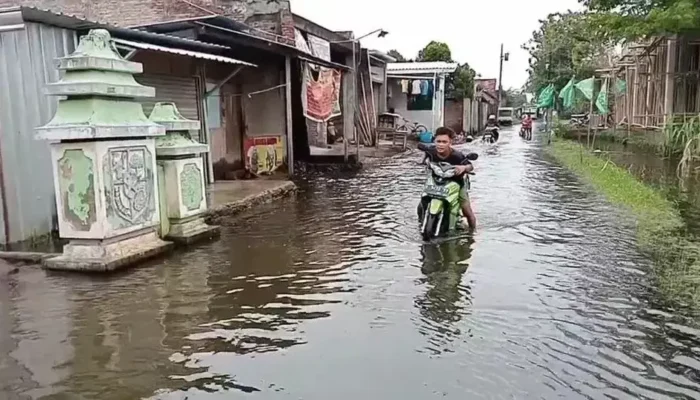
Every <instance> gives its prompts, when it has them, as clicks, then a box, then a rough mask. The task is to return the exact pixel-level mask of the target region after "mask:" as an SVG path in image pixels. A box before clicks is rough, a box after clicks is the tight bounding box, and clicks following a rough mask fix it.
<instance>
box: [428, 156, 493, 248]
mask: <svg viewBox="0 0 700 400" xmlns="http://www.w3.org/2000/svg"><path fill="white" fill-rule="evenodd" d="M477 158H479V155H478V154H476V153H469V154H468V155H467V159H468V160H469V161H474V160H476V159H477ZM428 170H429V171H430V174H429V175H428V179H427V181H426V183H425V187H424V188H423V194H422V196H421V200H420V203H419V204H418V220H419V221H420V222H421V228H420V229H421V235H422V236H423V239H424V240H430V239H432V238H436V237H440V236H444V235H446V234H447V233H449V232H452V231H454V230H455V229H457V228H458V227H461V220H462V217H463V215H462V207H461V205H460V204H459V192H460V190H461V186H460V184H459V179H464V185H467V190H468V189H469V184H470V182H469V175H474V173H471V172H470V173H469V174H468V175H466V176H465V177H464V178H462V177H459V176H455V173H456V171H455V166H454V165H451V164H448V163H444V162H435V161H431V160H428Z"/></svg>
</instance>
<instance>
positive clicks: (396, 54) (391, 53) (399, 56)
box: [386, 49, 406, 62]
mask: <svg viewBox="0 0 700 400" xmlns="http://www.w3.org/2000/svg"><path fill="white" fill-rule="evenodd" d="M386 54H387V55H388V56H389V57H393V58H395V59H396V62H406V57H404V56H403V54H401V53H399V51H398V50H396V49H393V50H389V52H388V53H386Z"/></svg>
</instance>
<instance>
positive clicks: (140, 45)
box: [112, 38, 257, 67]
mask: <svg viewBox="0 0 700 400" xmlns="http://www.w3.org/2000/svg"><path fill="white" fill-rule="evenodd" d="M112 41H113V42H114V43H115V44H118V45H122V46H127V47H131V48H134V49H140V50H152V51H161V52H163V53H170V54H177V55H181V56H186V57H194V58H201V59H203V60H211V61H218V62H222V63H226V64H237V65H244V66H248V67H257V65H255V64H251V63H247V62H245V61H240V60H236V59H234V58H230V57H225V56H218V55H215V54H207V53H201V52H198V51H191V50H183V49H178V48H174V47H165V46H158V45H155V44H150V43H144V42H135V41H131V40H124V39H118V38H114V39H112Z"/></svg>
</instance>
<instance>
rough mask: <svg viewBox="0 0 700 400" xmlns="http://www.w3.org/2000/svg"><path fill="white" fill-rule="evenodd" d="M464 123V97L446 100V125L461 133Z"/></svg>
mask: <svg viewBox="0 0 700 400" xmlns="http://www.w3.org/2000/svg"><path fill="white" fill-rule="evenodd" d="M463 123H464V99H447V100H445V124H444V126H446V127H448V128H450V129H452V130H453V131H455V132H456V133H460V132H461V131H462V129H463Z"/></svg>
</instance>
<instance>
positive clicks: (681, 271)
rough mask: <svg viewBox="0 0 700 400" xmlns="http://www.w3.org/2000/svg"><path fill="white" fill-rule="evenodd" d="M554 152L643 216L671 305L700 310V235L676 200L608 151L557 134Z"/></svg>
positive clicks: (645, 238)
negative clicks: (689, 228)
mask: <svg viewBox="0 0 700 400" xmlns="http://www.w3.org/2000/svg"><path fill="white" fill-rule="evenodd" d="M548 151H549V153H550V154H551V155H552V156H554V158H555V159H556V160H557V161H558V162H559V163H561V164H562V165H563V166H565V167H566V168H568V169H570V170H571V171H573V172H574V173H576V174H577V175H578V176H579V177H581V178H582V179H583V180H585V181H586V182H587V183H589V184H591V185H592V186H593V187H594V188H595V189H596V190H598V191H599V192H600V193H602V194H603V195H604V196H605V197H606V198H607V199H608V200H609V201H610V202H611V203H613V204H616V205H618V206H620V207H621V208H623V209H625V210H627V211H629V212H630V213H631V214H632V215H633V216H634V217H635V218H636V221H637V238H638V243H639V248H640V250H641V251H643V252H644V253H646V254H648V255H649V256H650V258H651V259H652V261H653V265H654V268H653V271H652V273H653V276H654V278H655V280H656V283H657V285H658V289H659V293H660V294H661V295H662V296H663V299H664V300H665V302H666V303H667V305H672V306H683V307H688V308H690V310H689V311H692V312H693V313H695V312H697V311H700V240H698V238H695V237H692V236H688V235H687V234H686V233H685V232H684V223H683V220H682V218H681V216H680V213H679V211H678V209H677V208H676V207H675V204H674V203H673V202H671V201H669V200H668V199H667V198H666V197H665V196H664V194H663V193H662V192H661V191H660V190H658V189H655V188H653V187H651V186H647V185H645V184H644V183H642V182H640V181H639V180H637V178H636V177H634V176H633V175H632V174H630V173H629V172H628V171H627V170H626V169H623V168H620V167H618V166H616V165H615V164H614V163H612V161H610V160H609V159H607V158H606V157H605V155H601V156H598V155H596V154H593V153H590V152H589V151H588V150H586V148H585V145H584V146H580V145H579V144H578V143H576V142H573V141H567V140H564V139H555V140H553V142H552V145H551V146H550V147H548Z"/></svg>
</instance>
